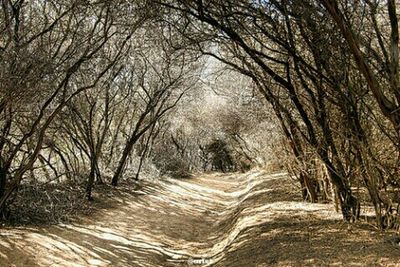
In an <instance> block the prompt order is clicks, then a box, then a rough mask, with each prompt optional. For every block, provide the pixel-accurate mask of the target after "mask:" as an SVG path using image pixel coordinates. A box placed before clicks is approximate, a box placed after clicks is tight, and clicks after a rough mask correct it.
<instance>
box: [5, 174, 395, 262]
mask: <svg viewBox="0 0 400 267" xmlns="http://www.w3.org/2000/svg"><path fill="white" fill-rule="evenodd" d="M298 191H299V190H298V188H296V186H295V185H294V184H293V181H291V180H290V179H289V178H288V177H287V176H286V175H285V174H272V175H271V174H267V173H265V172H264V171H253V172H250V173H247V174H207V175H200V176H198V177H196V178H193V179H186V180H174V179H164V180H155V181H146V182H141V184H139V185H137V186H135V187H134V189H130V188H128V187H126V186H125V187H122V188H121V189H119V190H113V191H110V192H109V196H108V198H107V199H103V201H101V202H100V204H99V205H100V206H102V207H103V209H99V211H97V212H96V213H95V214H92V215H91V216H83V217H82V218H80V220H77V221H76V222H74V223H69V224H58V225H55V226H47V227H18V228H4V229H1V232H0V266H275V265H276V266H299V265H300V266H324V265H337V266H342V265H354V266H357V265H361V266H365V265H390V264H392V265H393V266H395V265H396V264H400V253H399V252H400V250H399V249H398V247H397V246H395V245H394V244H393V243H392V242H389V241H386V240H390V233H381V232H379V231H376V229H375V228H374V227H373V226H372V225H369V224H367V223H356V224H352V225H350V226H349V225H348V224H345V223H343V222H342V220H341V216H340V214H338V213H336V212H335V211H334V210H333V208H332V207H331V206H330V205H327V204H310V203H304V202H302V201H301V200H300V197H299V194H298ZM97 197H98V198H99V197H100V196H97ZM107 203H108V204H110V205H107Z"/></svg>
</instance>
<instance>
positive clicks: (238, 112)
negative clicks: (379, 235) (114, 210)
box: [0, 0, 400, 227]
mask: <svg viewBox="0 0 400 267" xmlns="http://www.w3.org/2000/svg"><path fill="white" fill-rule="evenodd" d="M1 3H2V6H1V14H0V31H1V35H0V58H1V62H2V64H1V66H0V127H1V129H0V132H1V134H0V136H1V139H0V211H1V212H2V213H4V210H5V208H6V207H7V204H9V201H10V197H11V196H12V195H13V194H16V189H17V188H18V187H19V186H20V185H21V183H24V182H32V181H34V182H56V183H61V182H64V181H78V182H82V181H84V182H85V186H86V192H87V197H88V199H92V188H93V186H94V184H95V182H96V181H97V182H99V183H101V182H111V183H112V184H113V185H117V184H118V182H119V181H120V180H121V178H122V177H124V178H127V177H131V178H136V179H138V178H139V173H140V170H141V169H142V167H143V166H144V165H146V166H147V165H153V166H155V167H156V168H157V169H158V170H159V171H160V172H161V173H166V174H170V175H173V176H178V177H183V176H189V175H190V173H193V172H200V171H212V170H217V171H224V172H225V171H246V170H248V169H249V168H252V167H255V166H266V165H268V164H269V165H270V166H272V165H274V167H282V166H283V165H286V167H287V168H288V169H289V171H290V172H291V173H292V174H293V175H294V176H295V177H296V179H297V180H298V182H299V184H300V185H301V190H302V194H303V198H304V199H305V200H309V201H312V202H317V201H321V200H324V201H325V200H332V201H333V200H336V201H337V203H338V205H339V206H340V209H341V211H342V213H343V217H344V219H346V220H354V219H356V218H357V217H358V216H359V206H360V196H361V195H362V194H361V193H362V192H363V190H362V189H366V192H367V194H368V199H369V200H368V201H369V202H370V203H371V204H372V205H373V206H374V209H375V213H376V220H377V224H378V225H379V226H380V227H392V226H394V225H395V224H396V221H397V220H398V209H399V203H400V198H399V196H398V190H399V178H400V177H399V175H400V168H399V167H400V166H399V164H400V154H399V152H400V142H399V140H400V139H399V134H400V81H399V79H400V77H399V27H398V15H397V14H398V13H399V12H398V7H397V6H396V5H397V3H396V1H395V0H388V1H373V0H365V1H341V0H340V1H334V0H319V1H313V0H307V1H303V0H301V1H300V0H282V1H261V0H260V1H247V0H235V1H234V0H225V1H219V0H208V1H203V0H174V1H172V0H171V1H170V0H157V1H156V0H152V1H150V0H143V1H97V2H96V1H84V0H74V1H23V0H16V1H11V0H2V2H1ZM217 62H219V63H217ZM220 64H222V66H221V65H220ZM210 91H211V92H212V93H207V92H210ZM274 127H275V128H274ZM273 159H278V161H276V160H275V161H273ZM271 162H272V163H271ZM277 162H278V164H277ZM124 174H126V175H124ZM360 192H361V193H360ZM331 195H334V197H332V196H331Z"/></svg>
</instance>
